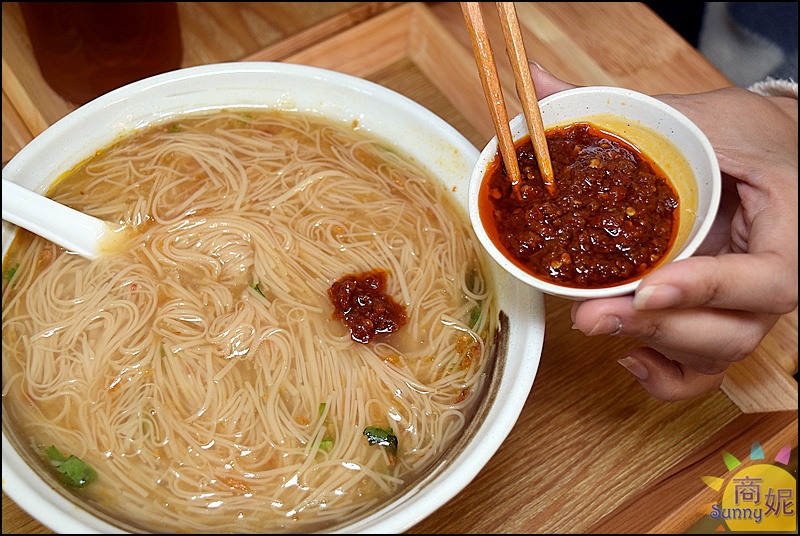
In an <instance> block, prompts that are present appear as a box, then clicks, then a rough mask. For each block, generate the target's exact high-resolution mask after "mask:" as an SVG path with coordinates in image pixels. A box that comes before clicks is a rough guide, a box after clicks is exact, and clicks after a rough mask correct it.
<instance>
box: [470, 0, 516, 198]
mask: <svg viewBox="0 0 800 536" xmlns="http://www.w3.org/2000/svg"><path fill="white" fill-rule="evenodd" d="M461 11H462V12H463V13H464V20H465V21H466V23H467V30H469V37H470V40H471V41H472V50H473V52H474V53H475V61H476V62H477V64H478V74H479V75H480V77H481V83H482V84H483V94H484V95H486V103H487V104H488V105H489V112H490V113H491V115H492V122H493V123H494V130H495V132H496V133H497V142H498V145H499V146H500V155H501V156H502V157H503V162H504V163H505V165H506V172H507V173H508V176H509V177H510V178H511V187H512V188H513V190H514V193H517V191H518V190H519V183H520V172H519V160H518V159H517V149H516V147H514V139H513V137H512V136H511V127H510V126H509V124H508V112H507V111H506V101H505V99H504V98H503V90H502V89H501V88H500V77H499V76H498V75H497V64H496V63H495V61H494V54H493V53H492V45H491V43H490V41H489V36H488V35H487V34H486V27H485V26H484V24H483V14H482V13H481V6H480V3H478V2H461Z"/></svg>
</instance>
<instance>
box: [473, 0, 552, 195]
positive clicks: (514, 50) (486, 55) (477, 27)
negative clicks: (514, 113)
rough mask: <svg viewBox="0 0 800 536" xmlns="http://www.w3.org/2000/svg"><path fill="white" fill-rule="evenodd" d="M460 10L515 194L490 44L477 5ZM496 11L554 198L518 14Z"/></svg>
mask: <svg viewBox="0 0 800 536" xmlns="http://www.w3.org/2000/svg"><path fill="white" fill-rule="evenodd" d="M461 10H462V11H463V13H464V19H465V20H466V23H467V30H468V31H469V35H470V40H471V41H472V49H473V51H474V53H475V61H476V62H477V64H478V72H479V74H480V77H481V82H482V84H483V92H484V94H485V95H486V102H487V103H488V104H489V111H490V112H491V115H492V122H493V123H494V128H495V132H496V133H497V140H498V145H499V146H500V154H501V155H502V157H503V161H504V162H505V165H506V171H507V172H508V174H509V177H510V178H511V185H512V187H513V188H514V192H515V193H516V192H517V191H518V189H519V182H520V180H521V175H520V171H519V161H518V157H517V150H516V147H515V146H514V141H513V138H512V135H511V127H510V126H509V124H508V112H507V111H506V106H505V99H504V98H503V91H502V89H501V87H500V78H499V76H498V74H497V64H496V63H495V60H494V54H493V52H492V47H491V43H490V41H489V37H488V35H487V33H486V27H485V25H484V23H483V15H482V12H481V7H480V3H479V2H461ZM497 11H498V13H499V14H500V23H501V26H502V28H503V37H504V38H505V41H506V48H507V50H508V55H509V61H510V62H511V67H512V69H513V71H514V80H515V82H516V88H517V94H518V95H519V98H520V102H521V103H522V109H523V112H524V115H525V121H526V123H527V125H528V131H529V132H530V135H531V143H532V144H533V147H534V152H535V153H536V160H537V163H538V166H539V172H540V173H541V175H542V180H543V181H544V184H545V187H546V188H547V191H548V193H550V195H551V196H554V195H555V193H556V191H555V190H556V184H555V178H554V176H553V164H552V162H551V161H550V151H549V149H548V147H547V138H546V136H545V130H544V124H543V122H542V113H541V110H540V109H539V101H538V99H537V98H536V89H535V88H534V85H533V79H532V78H531V72H530V67H529V66H528V58H527V55H526V53H525V46H524V45H523V42H522V33H521V32H520V29H519V21H518V20H517V12H516V9H515V7H514V3H513V2H497Z"/></svg>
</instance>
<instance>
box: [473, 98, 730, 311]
mask: <svg viewBox="0 0 800 536" xmlns="http://www.w3.org/2000/svg"><path fill="white" fill-rule="evenodd" d="M598 95H608V96H614V97H618V98H625V99H629V100H631V101H637V102H639V103H642V104H645V105H647V106H650V107H652V108H654V109H656V110H658V111H659V112H660V113H662V114H665V115H666V116H669V117H670V119H671V120H674V121H676V122H677V123H678V124H679V125H680V126H681V127H682V128H684V129H685V130H686V131H688V132H689V133H690V134H691V135H692V137H693V138H694V140H695V141H696V143H697V144H698V146H699V147H700V148H701V149H702V153H703V155H704V159H703V162H702V163H703V164H704V165H707V166H708V170H709V172H710V179H711V180H710V184H711V188H710V190H709V194H710V195H709V206H708V210H707V211H706V212H705V214H704V215H703V216H702V219H701V220H700V221H699V225H698V226H696V231H695V233H694V235H693V236H692V237H691V238H690V239H689V240H688V241H687V242H686V243H685V244H684V246H683V248H682V249H681V251H680V252H679V253H678V254H677V255H675V256H674V257H673V258H671V259H670V260H669V261H668V262H674V261H677V260H681V259H686V258H688V257H690V256H692V255H693V254H694V253H695V252H696V251H697V249H698V248H699V247H700V245H701V244H702V243H703V240H705V238H706V237H707V236H708V233H709V232H710V230H711V227H712V225H713V223H714V219H715V217H716V214H717V211H718V207H719V202H720V199H721V195H722V176H721V172H720V168H719V162H718V160H717V157H716V153H715V151H714V148H713V146H712V145H711V142H710V141H709V139H708V138H707V137H706V135H705V133H704V132H703V131H702V130H701V129H700V127H698V126H697V125H696V124H695V123H694V122H693V121H691V120H690V119H689V118H688V117H687V116H686V115H684V114H683V113H682V112H680V111H679V110H678V109H676V108H674V107H672V106H670V105H668V104H667V103H665V102H663V101H661V100H659V99H657V98H655V97H652V96H650V95H646V94H644V93H640V92H638V91H634V90H631V89H627V88H621V87H614V86H580V87H574V88H569V89H565V90H563V91H559V92H557V93H553V94H551V95H548V96H547V97H545V98H543V99H541V100H540V101H539V105H540V107H541V109H542V110H545V109H546V108H547V107H548V106H551V105H557V104H558V103H559V101H562V100H565V99H572V98H580V97H583V96H593V97H596V96H598ZM598 113H601V112H598V111H593V110H588V106H587V111H586V112H585V113H583V114H581V116H580V117H589V116H592V115H596V114H598ZM580 117H579V118H578V119H580ZM559 123H561V122H559ZM509 124H510V125H511V127H512V132H515V131H516V132H518V134H517V135H515V136H513V137H514V140H515V141H516V140H517V139H519V138H521V137H523V136H524V135H526V134H528V127H527V123H526V122H525V116H524V113H520V114H518V115H516V116H515V117H513V118H512V119H511V121H510V122H509ZM548 126H549V124H545V128H547V127H548ZM515 127H516V128H515ZM650 128H651V129H652V127H650ZM670 141H671V140H670ZM672 143H673V144H674V142H672ZM497 150H498V141H497V136H494V137H493V138H492V139H490V140H489V141H488V142H487V144H486V145H485V146H484V148H483V149H482V150H481V153H480V155H479V156H478V161H477V162H476V165H475V168H474V169H473V172H472V176H471V178H470V192H469V210H470V219H471V221H472V225H473V228H474V229H475V232H476V234H477V235H478V239H479V240H480V242H481V244H483V246H484V248H485V249H486V250H487V251H488V252H489V254H490V255H491V257H492V258H493V259H494V260H495V262H497V263H498V264H500V265H501V266H502V267H503V269H505V270H506V271H508V272H509V273H510V274H511V275H513V276H514V277H515V278H517V279H519V280H520V281H522V282H524V283H525V284H527V285H530V286H533V287H535V288H537V289H539V290H540V291H542V292H543V293H545V294H549V295H553V296H558V297H562V298H567V299H571V300H585V299H595V298H610V297H616V296H623V295H627V294H631V293H633V292H634V291H635V290H636V289H637V288H638V286H639V284H640V283H641V281H642V279H643V278H639V279H637V280H635V281H629V282H627V283H622V284H617V285H611V286H604V287H596V288H578V287H568V286H563V285H558V284H555V283H552V282H549V281H546V280H544V279H540V278H537V277H535V276H533V275H531V274H529V273H528V272H526V271H525V270H523V269H522V268H520V267H519V266H517V265H516V264H514V263H513V262H511V261H510V260H509V259H508V258H507V257H506V255H505V254H504V253H503V252H502V251H501V250H500V249H499V248H498V247H497V246H496V245H495V244H494V242H493V241H492V239H491V238H490V237H489V235H488V233H487V232H486V230H485V228H484V226H483V222H482V221H481V217H480V212H479V210H478V197H479V196H478V194H479V191H480V186H481V184H482V183H483V179H484V174H485V169H486V167H487V166H488V164H489V163H490V162H492V161H493V159H494V156H495V155H496V154H497ZM696 216H697V217H698V219H699V218H700V215H696ZM657 269H658V267H657V268H656V270H657Z"/></svg>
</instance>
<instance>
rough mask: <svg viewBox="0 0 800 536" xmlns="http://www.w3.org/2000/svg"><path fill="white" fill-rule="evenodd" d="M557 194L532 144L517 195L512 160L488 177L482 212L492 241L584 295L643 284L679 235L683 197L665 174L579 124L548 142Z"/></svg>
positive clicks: (522, 149)
mask: <svg viewBox="0 0 800 536" xmlns="http://www.w3.org/2000/svg"><path fill="white" fill-rule="evenodd" d="M547 145H548V148H549V151H550V159H551V160H552V163H553V175H554V177H555V182H556V188H557V193H556V195H555V197H551V196H550V194H549V193H548V192H547V189H546V188H545V185H544V182H543V180H542V177H541V174H540V172H539V167H538V164H537V160H536V154H535V153H534V150H533V145H532V144H531V140H530V137H529V136H528V137H526V138H524V139H522V140H520V142H518V143H517V154H518V158H519V165H520V173H521V182H520V184H519V187H520V188H519V195H516V194H514V195H512V188H511V180H510V178H509V177H508V175H507V174H506V171H505V168H504V166H503V165H502V157H500V156H499V155H498V156H497V158H495V164H494V165H493V166H492V167H491V168H490V169H489V170H488V171H487V174H486V178H485V180H484V183H483V186H482V187H481V196H480V201H479V207H480V211H481V219H482V220H483V222H484V226H485V227H486V229H487V233H488V234H489V236H490V237H491V239H492V241H493V242H494V243H495V244H496V245H498V247H499V248H500V249H501V250H504V251H505V252H506V253H507V255H508V256H509V257H510V258H511V260H512V261H513V262H515V264H517V265H518V266H519V267H521V268H522V269H524V270H526V271H527V272H529V273H531V274H532V275H534V276H536V277H539V278H541V279H544V280H546V281H549V282H552V283H556V284H559V285H564V286H569V287H575V288H596V287H604V286H613V285H619V284H622V283H625V282H627V281H630V280H632V279H637V278H639V277H642V276H643V275H644V274H645V273H647V272H648V271H650V270H652V269H653V268H654V267H655V266H656V265H657V264H658V262H659V260H660V259H661V258H662V257H663V256H664V255H665V254H666V253H667V251H668V250H669V248H670V246H671V244H672V242H673V241H674V239H675V232H676V231H677V227H678V225H677V221H676V218H677V211H676V209H677V207H678V196H677V194H676V193H675V191H674V189H673V188H672V185H671V184H670V183H669V181H668V180H667V178H666V176H665V175H664V173H663V172H662V171H661V170H660V169H659V168H658V166H656V165H655V164H654V163H653V162H651V161H650V160H649V159H648V158H646V157H645V156H644V155H643V154H641V153H640V152H639V151H638V150H637V149H636V148H635V147H633V146H632V145H630V144H629V143H627V142H625V141H624V140H622V139H620V138H618V137H616V136H614V135H612V134H609V133H607V132H604V131H602V130H600V129H598V128H596V127H594V126H592V125H589V124H585V123H578V124H574V125H570V126H568V127H564V128H560V129H551V130H548V132H547Z"/></svg>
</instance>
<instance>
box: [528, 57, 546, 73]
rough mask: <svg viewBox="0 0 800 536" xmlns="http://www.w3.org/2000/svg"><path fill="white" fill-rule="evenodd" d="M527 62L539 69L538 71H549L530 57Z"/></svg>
mask: <svg viewBox="0 0 800 536" xmlns="http://www.w3.org/2000/svg"><path fill="white" fill-rule="evenodd" d="M528 64H529V65H533V66H534V67H536V68H537V69H539V70H540V71H542V72H544V73H549V72H550V71H548V70H547V69H545V68H544V67H542V66H541V65H539V64H538V63H537V62H535V61H533V60H532V59H528Z"/></svg>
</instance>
